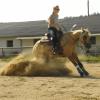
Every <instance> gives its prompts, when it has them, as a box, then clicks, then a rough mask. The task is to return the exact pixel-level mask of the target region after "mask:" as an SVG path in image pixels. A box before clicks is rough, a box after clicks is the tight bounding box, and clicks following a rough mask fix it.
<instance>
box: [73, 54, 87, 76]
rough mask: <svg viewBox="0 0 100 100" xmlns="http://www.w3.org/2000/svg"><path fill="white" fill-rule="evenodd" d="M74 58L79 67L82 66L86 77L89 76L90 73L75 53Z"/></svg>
mask: <svg viewBox="0 0 100 100" xmlns="http://www.w3.org/2000/svg"><path fill="white" fill-rule="evenodd" d="M72 56H73V57H74V59H75V61H76V62H77V65H79V66H80V68H81V69H82V71H83V72H84V75H85V76H88V75H89V73H88V72H87V71H86V69H85V68H84V67H83V64H82V63H81V62H80V60H79V58H78V57H77V55H76V53H73V54H72Z"/></svg>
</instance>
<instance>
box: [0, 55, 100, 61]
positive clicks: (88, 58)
mask: <svg viewBox="0 0 100 100" xmlns="http://www.w3.org/2000/svg"><path fill="white" fill-rule="evenodd" d="M15 57H16V56H7V57H1V58H0V60H1V61H7V62H9V61H11V60H12V59H13V58H15ZM78 57H79V59H80V60H81V61H83V62H100V55H99V56H91V55H88V56H87V55H78ZM24 59H25V58H24ZM59 59H60V60H59V61H61V62H65V61H66V60H67V59H66V58H59ZM67 61H68V60H67Z"/></svg>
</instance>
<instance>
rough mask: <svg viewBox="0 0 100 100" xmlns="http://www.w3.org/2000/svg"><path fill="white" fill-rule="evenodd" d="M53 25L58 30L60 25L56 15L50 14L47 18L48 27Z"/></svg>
mask: <svg viewBox="0 0 100 100" xmlns="http://www.w3.org/2000/svg"><path fill="white" fill-rule="evenodd" d="M50 27H54V28H56V29H57V30H60V25H59V22H58V15H54V14H52V15H51V16H50V17H49V19H48V28H50Z"/></svg>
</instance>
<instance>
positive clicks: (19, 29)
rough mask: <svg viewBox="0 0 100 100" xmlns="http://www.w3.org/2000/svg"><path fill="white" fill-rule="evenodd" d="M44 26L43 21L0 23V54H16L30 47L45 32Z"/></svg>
mask: <svg viewBox="0 0 100 100" xmlns="http://www.w3.org/2000/svg"><path fill="white" fill-rule="evenodd" d="M42 24H43V25H42ZM40 25H41V26H40ZM44 27H47V25H46V24H45V21H34V22H16V23H0V56H5V55H13V54H17V53H19V52H21V51H22V50H26V49H27V48H32V47H33V45H34V43H35V42H36V41H37V40H39V39H40V38H41V36H43V35H44V33H45V32H47V28H44Z"/></svg>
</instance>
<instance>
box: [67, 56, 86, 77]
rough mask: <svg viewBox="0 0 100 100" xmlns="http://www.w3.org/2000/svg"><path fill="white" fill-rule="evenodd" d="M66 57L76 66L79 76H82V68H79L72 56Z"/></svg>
mask: <svg viewBox="0 0 100 100" xmlns="http://www.w3.org/2000/svg"><path fill="white" fill-rule="evenodd" d="M68 59H69V60H70V61H71V62H72V63H73V64H74V66H75V67H76V68H77V71H78V72H79V74H80V76H81V77H83V76H84V72H83V71H82V69H81V68H80V66H79V65H78V64H77V62H76V61H75V60H74V57H73V56H72V55H71V56H69V57H68Z"/></svg>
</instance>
